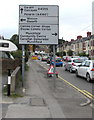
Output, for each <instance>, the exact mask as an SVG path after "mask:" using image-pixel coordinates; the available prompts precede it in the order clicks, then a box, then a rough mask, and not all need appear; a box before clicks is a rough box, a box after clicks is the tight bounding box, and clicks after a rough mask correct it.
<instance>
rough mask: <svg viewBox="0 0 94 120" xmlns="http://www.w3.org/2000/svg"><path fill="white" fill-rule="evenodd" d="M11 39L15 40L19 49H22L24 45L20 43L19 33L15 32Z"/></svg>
mask: <svg viewBox="0 0 94 120" xmlns="http://www.w3.org/2000/svg"><path fill="white" fill-rule="evenodd" d="M10 41H11V42H13V43H14V44H15V45H16V46H17V47H18V49H19V50H21V49H22V46H21V45H20V44H19V36H18V35H17V34H14V35H13V36H12V37H11V38H10Z"/></svg>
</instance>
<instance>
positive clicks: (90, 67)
mask: <svg viewBox="0 0 94 120" xmlns="http://www.w3.org/2000/svg"><path fill="white" fill-rule="evenodd" d="M76 76H81V77H84V78H86V79H87V81H88V82H90V81H91V80H94V60H86V61H84V62H83V63H82V64H81V65H79V67H78V68H77V70H76Z"/></svg>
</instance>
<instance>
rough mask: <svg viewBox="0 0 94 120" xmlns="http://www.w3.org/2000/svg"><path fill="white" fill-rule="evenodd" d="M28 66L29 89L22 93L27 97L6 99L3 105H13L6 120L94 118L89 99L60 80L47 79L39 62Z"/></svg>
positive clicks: (20, 91) (26, 81) (26, 88)
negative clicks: (8, 119) (20, 119)
mask: <svg viewBox="0 0 94 120" xmlns="http://www.w3.org/2000/svg"><path fill="white" fill-rule="evenodd" d="M27 64H28V65H29V70H28V72H25V82H24V88H25V89H22V88H20V89H19V90H18V91H19V93H20V94H22V95H23V97H18V98H15V99H12V98H9V97H7V96H6V97H3V101H2V102H3V103H5V104H7V103H9V106H8V109H7V111H6V114H5V116H3V117H4V118H83V119H84V118H92V107H90V101H89V99H87V98H86V97H85V96H84V95H82V94H81V93H79V92H78V91H76V90H75V89H73V88H72V87H70V86H68V85H67V84H66V83H65V82H64V81H62V80H60V79H59V78H56V79H55V81H54V77H51V78H47V75H46V74H47V70H46V69H44V68H43V67H42V66H41V65H39V64H38V63H37V61H31V60H29V61H28V63H27Z"/></svg>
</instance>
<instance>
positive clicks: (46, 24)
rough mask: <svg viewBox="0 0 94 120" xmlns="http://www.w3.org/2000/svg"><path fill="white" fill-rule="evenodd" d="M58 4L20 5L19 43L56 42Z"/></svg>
mask: <svg viewBox="0 0 94 120" xmlns="http://www.w3.org/2000/svg"><path fill="white" fill-rule="evenodd" d="M58 38H59V6H57V5H20V6H19V44H44V45H45V44H51V45H53V44H54V45H56V44H58Z"/></svg>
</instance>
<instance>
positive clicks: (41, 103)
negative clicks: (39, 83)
mask: <svg viewBox="0 0 94 120" xmlns="http://www.w3.org/2000/svg"><path fill="white" fill-rule="evenodd" d="M29 103H30V105H32V106H44V105H45V101H44V99H43V98H30V102H29Z"/></svg>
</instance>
